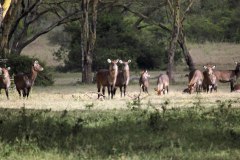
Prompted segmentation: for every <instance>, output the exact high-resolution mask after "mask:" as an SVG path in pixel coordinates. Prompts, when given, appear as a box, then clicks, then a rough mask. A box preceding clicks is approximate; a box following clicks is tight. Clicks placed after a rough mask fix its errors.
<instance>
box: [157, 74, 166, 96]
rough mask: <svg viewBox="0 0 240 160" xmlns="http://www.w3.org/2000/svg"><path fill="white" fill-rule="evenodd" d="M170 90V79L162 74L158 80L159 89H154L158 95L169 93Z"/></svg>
mask: <svg viewBox="0 0 240 160" xmlns="http://www.w3.org/2000/svg"><path fill="white" fill-rule="evenodd" d="M168 89H169V77H168V75H166V74H160V75H159V76H158V80H157V88H154V90H155V91H157V94H158V95H161V94H165V93H166V91H167V93H168Z"/></svg>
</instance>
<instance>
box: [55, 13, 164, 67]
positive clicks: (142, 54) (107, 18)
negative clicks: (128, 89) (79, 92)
mask: <svg viewBox="0 0 240 160" xmlns="http://www.w3.org/2000/svg"><path fill="white" fill-rule="evenodd" d="M129 16H131V15H129ZM132 17H133V16H132ZM79 25H80V24H79V23H72V24H71V25H68V26H66V27H65V29H64V31H65V32H67V33H68V34H69V35H71V37H72V39H71V42H70V44H69V46H68V47H67V49H63V48H61V50H59V51H57V52H55V53H54V54H55V56H56V57H57V58H58V59H59V58H62V57H64V55H65V53H66V52H65V51H66V50H67V51H69V53H68V55H67V58H66V59H65V67H64V68H63V69H62V70H71V71H74V70H81V67H82V65H81V64H82V55H81V45H80V42H81V37H80V35H81V31H80V27H79ZM132 25H133V23H131V22H129V18H127V19H125V17H124V15H122V14H121V13H120V11H118V10H116V9H115V10H112V11H111V12H109V11H105V12H102V13H101V14H99V16H98V25H97V41H96V46H95V49H94V54H93V70H98V69H101V68H107V67H108V63H107V59H108V58H110V59H122V60H128V59H131V60H132V63H131V65H130V67H131V69H138V68H147V69H159V68H161V69H163V68H164V67H165V65H166V63H165V60H166V54H165V50H164V47H163V45H164V44H163V43H156V40H155V39H154V36H153V34H152V32H151V31H148V30H147V29H146V30H141V31H140V30H136V29H134V28H133V27H132ZM151 29H152V28H151ZM147 37H148V39H146V38H147ZM62 47H64V46H62Z"/></svg>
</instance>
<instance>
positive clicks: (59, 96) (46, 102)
mask: <svg viewBox="0 0 240 160" xmlns="http://www.w3.org/2000/svg"><path fill="white" fill-rule="evenodd" d="M56 48H57V46H50V45H49V42H48V41H47V39H46V36H44V37H40V38H39V39H38V40H36V41H35V42H34V43H32V44H31V45H30V46H28V47H27V48H26V49H25V50H24V54H26V55H29V56H32V57H37V58H39V59H41V60H43V61H45V62H46V64H47V65H49V66H56V65H58V64H59V63H57V62H56V61H54V60H53V57H52V52H53V51H54V50H55V49H56ZM189 48H190V53H191V55H192V56H193V59H194V62H195V63H196V65H197V66H198V68H199V69H202V65H204V64H207V63H213V64H215V65H216V66H217V68H218V69H223V68H224V69H233V68H234V63H233V61H240V56H239V50H240V45H238V44H229V43H204V44H189ZM159 73H164V71H160V72H150V74H151V77H152V78H153V79H151V86H150V89H149V90H150V94H149V95H146V94H143V97H145V98H144V99H143V100H142V101H141V103H142V105H141V106H142V107H146V106H148V105H149V103H151V104H154V105H156V106H159V107H160V106H161V103H163V102H164V101H166V100H169V101H170V104H169V106H168V107H170V108H171V107H189V106H193V105H194V103H196V102H197V101H198V100H200V101H201V103H202V104H203V105H204V106H213V105H215V103H216V101H217V100H227V99H237V98H240V94H239V93H230V92H229V90H230V89H229V86H228V85H226V84H219V91H218V92H217V93H212V94H206V93H201V94H199V95H196V94H192V95H189V94H183V93H182V90H183V89H184V88H186V86H187V78H186V77H184V75H185V74H186V73H187V71H182V70H181V72H180V73H179V72H177V73H176V79H177V81H178V82H179V83H177V84H178V85H172V86H170V93H169V94H168V95H165V96H161V97H159V96H157V95H156V94H155V92H154V90H153V89H154V87H155V85H156V80H155V79H154V77H156V76H157V75H159ZM131 74H132V76H134V77H138V76H139V73H138V72H135V73H134V72H132V73H131ZM80 77H81V76H80V73H65V74H60V73H57V74H55V85H54V86H51V87H34V88H33V90H32V93H31V95H30V97H29V99H28V100H23V99H19V97H18V94H17V92H16V91H15V90H13V91H11V93H10V100H6V97H5V95H4V94H2V95H1V96H0V107H2V108H5V107H6V108H20V107H26V108H35V109H49V108H51V109H52V110H64V109H67V110H74V109H86V106H91V105H93V108H94V109H99V110H101V109H127V104H128V103H131V102H132V101H133V99H132V97H134V96H136V95H138V94H139V86H138V84H137V83H138V79H136V80H135V81H134V82H133V83H132V84H130V85H129V87H128V96H126V97H125V98H121V97H120V94H119V90H118V92H117V95H116V97H115V98H114V99H113V100H108V99H107V100H102V101H101V100H97V94H96V93H91V92H96V91H97V90H96V85H95V84H93V85H77V83H78V82H79V78H80Z"/></svg>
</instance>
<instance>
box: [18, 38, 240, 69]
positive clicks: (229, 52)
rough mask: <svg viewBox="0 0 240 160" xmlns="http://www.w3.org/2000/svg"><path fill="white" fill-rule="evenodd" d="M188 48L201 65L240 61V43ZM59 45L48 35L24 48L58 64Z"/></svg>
mask: <svg viewBox="0 0 240 160" xmlns="http://www.w3.org/2000/svg"><path fill="white" fill-rule="evenodd" d="M188 48H189V50H190V53H191V55H192V57H193V60H194V63H195V64H196V65H197V66H198V67H200V66H202V65H205V64H207V63H211V64H215V65H216V66H217V68H219V69H221V68H226V69H232V68H233V67H234V63H233V62H234V61H240V53H239V50H240V45H239V44H234V43H210V42H206V43H204V44H196V43H193V44H188ZM57 49H58V46H56V45H51V44H50V43H49V41H48V39H47V36H41V37H40V38H38V39H37V40H36V41H34V42H33V43H32V44H30V45H29V46H28V47H26V48H25V49H24V50H23V55H28V56H30V57H36V58H39V59H40V60H42V61H44V62H45V63H46V64H47V65H48V66H53V67H54V66H57V65H59V64H62V62H57V61H55V60H54V57H53V56H52V54H53V52H54V51H55V50H57Z"/></svg>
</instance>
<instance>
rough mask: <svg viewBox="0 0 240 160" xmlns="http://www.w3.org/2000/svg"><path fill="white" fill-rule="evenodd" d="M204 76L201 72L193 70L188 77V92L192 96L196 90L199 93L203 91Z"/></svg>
mask: <svg viewBox="0 0 240 160" xmlns="http://www.w3.org/2000/svg"><path fill="white" fill-rule="evenodd" d="M202 81H203V74H202V72H201V71H200V70H193V71H191V72H190V73H189V75H188V91H189V94H192V93H193V92H194V90H196V92H197V93H199V92H200V91H201V89H202Z"/></svg>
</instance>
